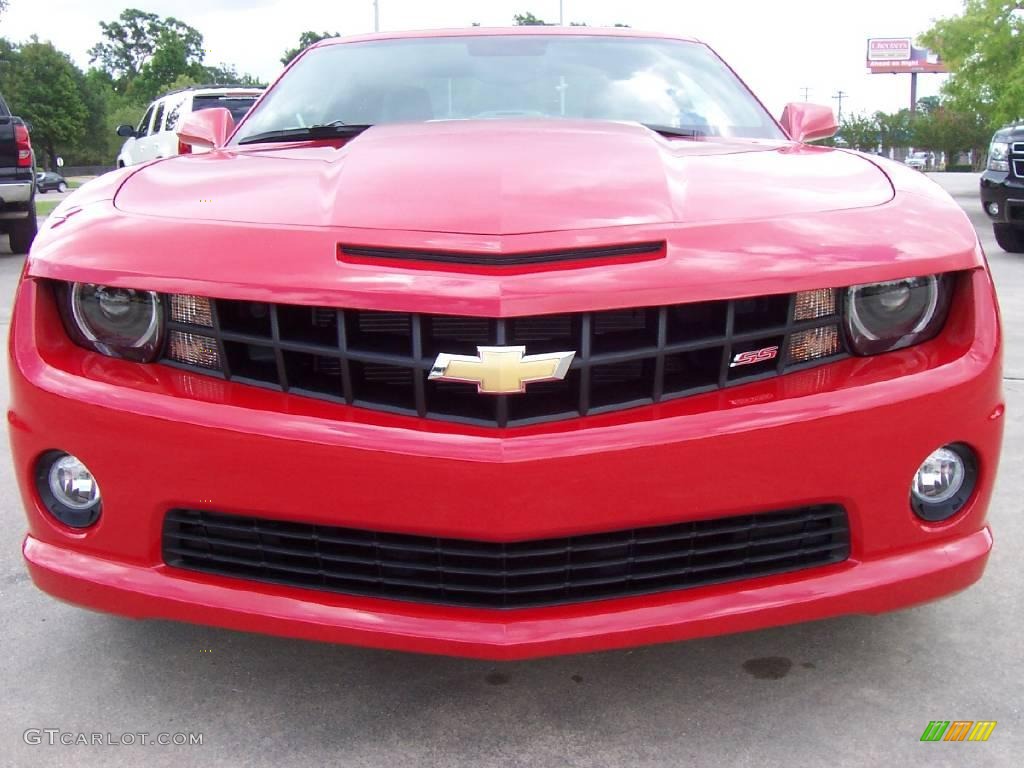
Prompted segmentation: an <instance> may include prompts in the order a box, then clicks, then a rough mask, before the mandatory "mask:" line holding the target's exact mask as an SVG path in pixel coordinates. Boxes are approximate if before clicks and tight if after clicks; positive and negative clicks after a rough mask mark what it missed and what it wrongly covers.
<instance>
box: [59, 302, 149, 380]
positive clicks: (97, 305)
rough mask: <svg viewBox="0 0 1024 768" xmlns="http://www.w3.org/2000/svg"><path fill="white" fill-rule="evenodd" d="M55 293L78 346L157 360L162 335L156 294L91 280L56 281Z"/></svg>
mask: <svg viewBox="0 0 1024 768" xmlns="http://www.w3.org/2000/svg"><path fill="white" fill-rule="evenodd" d="M58 294H59V300H60V313H61V318H62V320H63V321H64V327H65V328H66V329H67V332H68V335H69V336H71V338H72V339H73V340H74V341H75V343H77V344H78V345H79V346H83V347H86V348H87V349H92V350H95V351H96V352H100V353H102V354H104V355H110V356H111V357H120V358H124V359H126V360H134V361H136V362H142V363H146V362H151V361H152V360H155V359H156V357H157V355H158V354H159V352H160V346H161V344H162V343H163V335H164V308H163V302H162V301H161V300H160V295H159V294H157V293H154V292H153V291H137V290H135V289H133V288H112V287H110V286H105V285H93V284H92V283H64V284H59V285H58Z"/></svg>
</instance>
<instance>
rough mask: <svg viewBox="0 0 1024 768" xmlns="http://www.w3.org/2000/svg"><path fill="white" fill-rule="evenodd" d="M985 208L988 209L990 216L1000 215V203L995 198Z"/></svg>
mask: <svg viewBox="0 0 1024 768" xmlns="http://www.w3.org/2000/svg"><path fill="white" fill-rule="evenodd" d="M985 210H987V211H988V215H989V216H998V215H999V203H997V202H996V201H995V200H993V201H992V202H990V203H988V204H986V205H985Z"/></svg>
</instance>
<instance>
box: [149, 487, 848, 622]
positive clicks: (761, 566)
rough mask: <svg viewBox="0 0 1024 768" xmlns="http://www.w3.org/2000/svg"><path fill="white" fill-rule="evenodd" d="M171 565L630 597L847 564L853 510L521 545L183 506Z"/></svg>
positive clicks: (488, 593)
mask: <svg viewBox="0 0 1024 768" xmlns="http://www.w3.org/2000/svg"><path fill="white" fill-rule="evenodd" d="M163 553H164V560H165V562H167V564H168V565H171V566H174V567H178V568H185V569H189V570H194V571H202V572H206V573H214V574H220V575H224V576H233V577H239V578H243V579H252V580H257V581H268V582H272V583H277V584H284V585H290V586H296V587H305V588H313V589H321V590H327V591H334V592H342V593H348V594H355V595H368V596H375V597H384V598H391V599H398V600H415V601H421V602H434V603H442V604H448V605H468V606H477V607H485V608H520V607H527V606H541V605H553V604H559V603H566V602H579V601H586V600H597V599H607V598H612V597H624V596H628V595H635V594H645V593H651V592H660V591H667V590H675V589H685V588H690V587H697V586H702V585H705V584H714V583H719V582H722V581H732V580H739V579H745V578H753V577H757V576H764V575H769V574H774V573H784V572H788V571H793V570H799V569H802V568H810V567H815V566H820V565H826V564H829V563H836V562H840V561H842V560H845V559H846V558H847V557H848V556H849V531H848V524H847V518H846V512H845V510H843V508H842V507H839V506H835V505H818V506H813V507H803V508H800V509H794V510H785V511H781V512H771V513H764V514H758V515H744V516H739V517H730V518H719V519H713V520H700V521H695V522H686V523H677V524H673V525H665V526H657V527H650V528H638V529H630V530H625V531H611V532H603V533H595V534H585V535H580V536H572V537H566V538H557V539H541V540H534V541H519V542H510V543H495V542H485V541H470V540H463V539H444V538H435V537H429V536H415V535H408V534H393V533H380V532H376V531H364V530H359V529H350V528H340V527H333V526H324V525H314V524H306V523H295V522H286V521H276V520H265V519H260V518H253V517H241V516H235V515H224V514H220V513H216V512H205V511H195V510H172V511H171V512H169V513H168V514H167V517H166V518H165V520H164V530H163Z"/></svg>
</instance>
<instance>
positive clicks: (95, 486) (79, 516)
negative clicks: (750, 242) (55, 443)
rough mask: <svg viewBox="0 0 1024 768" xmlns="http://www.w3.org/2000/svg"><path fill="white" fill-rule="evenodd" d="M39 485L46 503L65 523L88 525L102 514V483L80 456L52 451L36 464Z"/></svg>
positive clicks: (41, 495) (38, 487) (72, 526)
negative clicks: (100, 484)
mask: <svg viewBox="0 0 1024 768" xmlns="http://www.w3.org/2000/svg"><path fill="white" fill-rule="evenodd" d="M36 488H37V489H38V491H39V497H40V498H41V499H42V501H43V504H44V505H45V506H46V508H47V509H48V510H49V512H50V514H51V515H53V516H54V517H55V518H57V520H59V521H60V522H61V523H63V524H64V525H67V526H69V527H71V528H88V527H89V526H90V525H92V524H94V523H95V522H96V521H97V520H98V519H99V516H100V508H101V497H100V486H99V483H98V482H97V481H96V477H95V476H94V475H93V474H92V472H91V471H90V470H89V468H88V467H87V466H85V463H84V462H83V461H82V460H81V459H79V458H78V457H77V456H72V455H71V454H70V453H64V452H63V451H49V452H47V453H45V454H43V456H41V457H40V459H39V461H38V463H37V464H36Z"/></svg>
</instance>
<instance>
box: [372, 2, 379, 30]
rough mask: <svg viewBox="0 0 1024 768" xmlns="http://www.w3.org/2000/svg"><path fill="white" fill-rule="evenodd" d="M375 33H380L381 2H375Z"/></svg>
mask: <svg viewBox="0 0 1024 768" xmlns="http://www.w3.org/2000/svg"><path fill="white" fill-rule="evenodd" d="M373 31H374V32H380V0H373Z"/></svg>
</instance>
